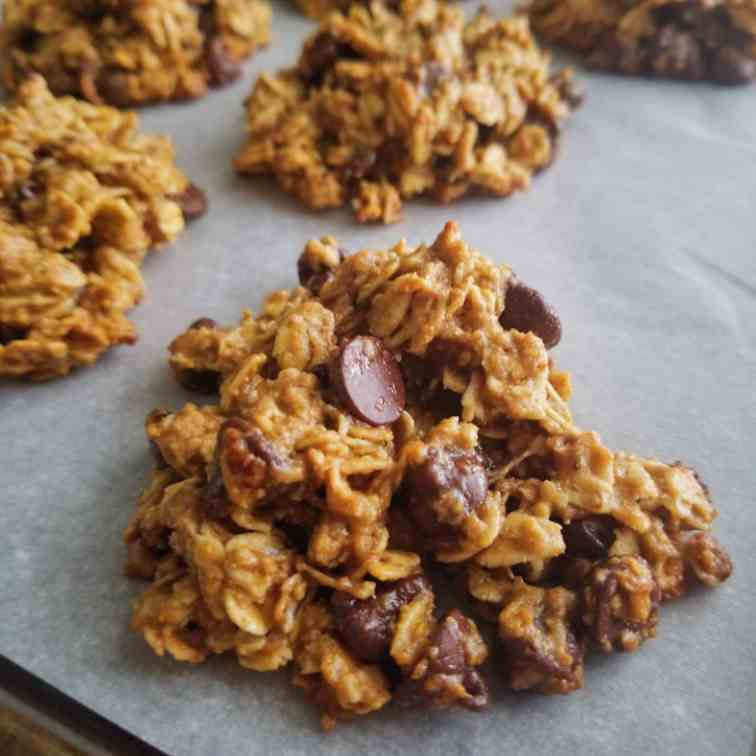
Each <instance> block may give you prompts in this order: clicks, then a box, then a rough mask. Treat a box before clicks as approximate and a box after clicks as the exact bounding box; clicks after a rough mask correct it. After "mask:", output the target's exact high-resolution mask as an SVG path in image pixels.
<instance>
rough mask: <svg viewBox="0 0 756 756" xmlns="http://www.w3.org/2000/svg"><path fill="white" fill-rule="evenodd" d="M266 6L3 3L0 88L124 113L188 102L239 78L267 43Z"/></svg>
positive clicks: (173, 1) (239, 2)
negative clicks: (29, 82)
mask: <svg viewBox="0 0 756 756" xmlns="http://www.w3.org/2000/svg"><path fill="white" fill-rule="evenodd" d="M270 15H271V13H270V6H269V5H268V3H267V1H266V0H138V2H122V0H6V2H5V3H4V7H3V26H2V34H1V36H0V44H1V45H2V55H3V82H4V84H5V86H6V88H8V89H9V90H11V91H14V90H15V89H16V88H17V87H18V86H19V85H20V83H21V82H22V81H23V80H24V78H25V77H26V76H28V75H29V73H31V72H37V73H40V74H42V75H43V76H44V77H45V79H46V80H47V83H48V86H49V87H50V89H51V90H52V91H53V92H54V93H55V94H58V95H67V94H70V95H74V96H75V97H82V98H84V99H87V100H89V101H90V102H93V103H95V104H100V103H102V102H108V103H110V104H111V105H117V106H119V107H123V106H127V105H143V104H145V103H150V102H157V101H165V100H182V99H187V98H193V97H199V96H200V95H203V94H204V93H205V92H206V91H207V88H208V85H210V86H220V85H222V84H226V83H228V82H230V81H233V80H234V79H236V78H237V77H238V75H239V73H240V64H241V61H242V60H243V59H244V58H246V57H248V56H249V55H251V54H252V53H253V52H254V51H255V50H256V49H257V48H258V47H259V46H260V45H264V44H266V43H267V42H268V38H269V33H270Z"/></svg>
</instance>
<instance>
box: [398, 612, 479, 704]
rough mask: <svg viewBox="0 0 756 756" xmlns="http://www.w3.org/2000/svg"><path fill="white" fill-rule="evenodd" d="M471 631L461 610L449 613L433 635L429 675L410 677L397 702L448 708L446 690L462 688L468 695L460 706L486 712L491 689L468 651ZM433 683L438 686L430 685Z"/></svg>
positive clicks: (400, 688) (404, 683)
mask: <svg viewBox="0 0 756 756" xmlns="http://www.w3.org/2000/svg"><path fill="white" fill-rule="evenodd" d="M471 631H472V628H471V625H470V622H469V620H468V619H467V618H466V617H465V616H464V615H463V614H462V613H461V612H460V611H459V610H458V609H453V610H452V611H450V612H449V613H448V614H446V615H445V616H444V617H443V618H442V619H441V621H440V622H439V623H438V625H437V627H436V629H435V630H434V632H433V635H432V636H431V648H432V649H433V651H432V653H431V654H429V656H428V664H427V671H426V673H425V674H424V675H423V676H422V677H420V678H415V677H410V678H406V679H405V680H404V681H403V682H402V683H401V685H400V686H399V688H398V689H397V691H396V700H397V701H398V702H399V703H400V704H401V705H403V706H423V707H426V708H435V707H439V706H445V705H448V703H449V702H448V700H447V699H446V697H445V696H444V695H443V691H444V689H445V688H447V687H457V686H459V685H461V686H462V687H463V688H464V690H465V692H466V693H467V696H466V697H464V698H459V699H458V701H459V703H460V705H462V706H464V707H465V708H468V709H472V710H474V711H480V710H481V709H484V708H485V707H486V706H487V704H488V688H487V687H486V684H485V682H484V680H483V678H482V677H481V676H480V673H479V672H478V671H477V670H476V669H475V668H474V667H473V666H472V665H471V664H470V662H469V660H468V658H467V653H466V650H465V636H466V635H468V634H469V633H470V632H471ZM429 680H433V681H435V684H431V685H428V681H429Z"/></svg>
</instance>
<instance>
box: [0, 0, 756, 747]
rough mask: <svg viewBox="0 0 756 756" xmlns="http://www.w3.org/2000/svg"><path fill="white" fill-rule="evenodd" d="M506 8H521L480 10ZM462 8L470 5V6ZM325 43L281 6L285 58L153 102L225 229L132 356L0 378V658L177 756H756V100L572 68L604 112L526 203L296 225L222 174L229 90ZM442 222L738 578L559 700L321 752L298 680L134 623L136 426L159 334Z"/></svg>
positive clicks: (150, 120)
mask: <svg viewBox="0 0 756 756" xmlns="http://www.w3.org/2000/svg"><path fill="white" fill-rule="evenodd" d="M490 5H491V7H492V8H493V9H494V10H496V11H503V10H505V9H506V8H507V7H508V3H500V2H493V3H491V4H490ZM470 10H471V11H472V8H470ZM310 28H311V24H310V22H308V21H307V20H306V19H304V18H302V17H300V16H299V15H298V14H297V13H295V12H294V11H293V10H292V9H291V8H290V7H289V6H288V4H286V3H278V4H276V6H275V19H274V41H273V44H272V46H271V47H270V48H269V49H268V50H266V51H264V52H263V53H262V54H260V55H258V56H257V57H255V58H254V59H253V61H252V62H250V63H249V64H248V65H247V67H246V69H245V76H244V79H243V80H242V81H240V82H238V83H237V84H236V85H234V86H232V87H231V88H228V89H225V90H222V91H220V92H216V93H214V94H212V95H210V96H209V97H207V98H206V99H205V100H203V101H201V102H198V103H195V104H191V105H188V106H176V107H172V106H171V107H160V108H154V109H149V110H146V111H143V122H144V126H145V127H146V128H148V129H150V130H158V131H164V132H167V133H169V134H171V135H172V136H173V137H174V139H175V141H176V145H177V148H178V155H179V160H180V163H181V165H182V166H183V167H184V168H185V169H186V171H187V173H188V174H189V175H190V176H191V177H192V178H193V179H194V180H195V181H196V182H197V183H199V184H200V185H201V186H203V187H204V188H205V189H206V190H207V191H208V193H209V196H210V200H211V212H210V213H209V215H208V216H207V217H206V218H204V219H203V220H201V221H199V222H198V223H197V224H195V225H194V226H192V227H191V229H190V230H189V231H188V232H187V233H186V234H185V236H184V237H182V238H181V239H180V240H179V241H178V242H177V243H176V244H175V245H174V246H173V248H169V249H165V250H164V251H162V252H161V253H160V254H159V255H155V256H153V257H152V258H151V259H150V261H149V262H148V263H147V265H146V266H145V275H146V278H147V283H148V295H147V298H146V300H145V302H144V303H143V304H142V305H141V306H140V307H139V308H138V309H137V310H136V311H135V312H134V314H133V317H134V320H135V321H136V323H137V325H138V327H139V331H140V334H141V339H140V342H139V344H138V345H137V346H136V347H134V348H121V349H119V350H116V351H113V352H111V354H109V355H108V356H107V357H106V358H105V359H103V360H102V361H101V362H100V363H99V364H98V365H97V366H96V367H95V368H94V369H88V370H82V371H80V372H78V373H77V374H75V375H73V376H72V377H70V378H68V379H64V380H61V381H58V382H54V383H48V384H45V385H38V386H26V385H19V384H3V385H0V428H1V429H2V438H3V447H2V448H3V451H2V464H0V490H2V491H3V495H2V507H0V574H2V576H3V579H2V583H1V585H0V653H2V654H4V655H5V656H7V657H8V658H10V659H11V660H13V661H14V662H16V663H18V664H20V665H21V666H23V667H25V668H26V669H28V670H30V671H31V672H33V673H34V674H36V675H38V676H40V677H41V678H43V679H44V680H45V681H47V682H49V683H50V684H52V685H55V686H57V687H59V688H61V689H62V690H64V691H65V692H66V693H68V694H69V695H71V696H73V697H75V698H76V699H77V700H79V701H81V702H82V703H84V704H85V705H87V706H89V707H91V708H92V709H94V710H95V711H97V712H98V713H100V714H102V715H103V716H105V717H108V718H110V719H111V720H113V721H114V722H116V723H117V724H119V725H120V726H122V727H124V728H126V729H127V730H130V731H132V732H133V733H135V734H136V735H137V736H139V737H141V738H143V739H144V740H146V741H148V742H150V743H152V744H154V745H155V746H157V747H159V748H161V749H164V750H165V751H167V752H169V753H172V754H180V756H193V755H200V754H201V755H203V756H204V755H206V754H211V753H217V754H228V753H244V754H262V753H266V754H270V753H286V754H300V753H301V754H305V753H306V754H308V756H316V754H321V753H323V754H324V753H329V754H336V756H338V755H339V754H344V755H346V754H352V753H358V752H359V753H369V752H377V751H379V750H380V751H381V752H383V753H386V754H394V753H396V754H404V753H413V754H426V753H442V752H443V753H449V754H456V753H459V754H462V753H472V752H474V753H475V754H477V755H478V756H486V755H488V754H499V753H523V754H530V755H532V756H539V755H541V754H551V753H554V752H564V753H580V754H581V756H599V755H601V756H604V755H605V754H616V755H617V756H620V755H623V756H624V755H627V756H630V754H640V753H643V754H669V755H671V756H677V755H678V754H679V755H680V756H683V754H685V756H691V755H695V756H721V755H722V754H727V755H728V756H748V754H749V753H750V751H751V748H752V743H753V738H754V725H755V723H756V644H754V643H753V628H754V626H756V604H755V603H754V589H753V586H754V583H756V549H755V548H754V544H755V543H756V539H755V538H754V534H753V531H754V524H753V521H752V512H753V507H754V496H755V492H756V466H755V465H754V442H755V441H756V434H755V433H754V428H755V427H756V398H755V397H754V378H755V377H756V336H755V335H754V333H755V331H754V324H755V323H756V262H755V261H756V249H755V247H756V227H755V226H754V201H755V198H756V170H754V165H755V164H756V141H755V140H754V138H753V136H754V124H755V123H756V89H755V88H753V87H751V88H745V89H736V90H727V89H719V88H715V87H710V86H707V85H686V84H677V83H668V82H667V83H663V82H656V83H654V82H648V81H641V80H632V79H622V78H615V77H605V76H599V75H589V74H584V75H583V79H584V80H585V81H586V83H587V85H588V91H589V98H588V100H587V102H586V104H585V106H584V108H583V109H582V110H581V111H580V112H579V113H578V114H576V116H575V117H574V119H573V120H572V122H571V124H570V125H569V126H568V128H567V133H566V135H565V139H564V142H563V149H562V153H561V156H560V159H559V160H558V161H557V163H556V164H555V166H554V167H553V168H552V170H551V171H550V172H548V173H547V174H545V175H544V176H542V177H540V178H538V179H537V180H536V181H535V182H534V184H533V187H532V190H531V191H530V192H529V193H528V194H525V195H522V196H519V197H516V198H514V199H511V200H505V201H499V200H495V199H476V200H470V201H464V202H462V203H459V204H456V205H452V206H449V207H440V206H436V205H433V204H432V203H430V202H422V201H421V202H410V203H407V205H406V207H405V220H404V222H403V223H401V224H399V225H395V226H390V227H360V226H357V225H356V224H355V223H353V222H352V220H351V217H350V214H349V213H348V212H347V211H346V210H344V211H333V212H325V213H307V212H303V211H302V209H301V208H300V207H299V206H297V205H296V204H295V203H294V202H293V201H292V200H291V199H289V198H288V197H286V196H285V195H283V194H282V193H280V192H279V191H278V190H277V189H276V188H275V186H274V185H273V184H272V183H270V182H268V181H266V180H241V179H238V178H237V177H235V176H234V174H233V172H232V170H231V168H230V159H231V156H232V154H233V153H234V151H235V150H236V148H237V147H238V146H239V144H240V142H241V138H242V137H241V134H242V127H243V117H242V109H241V100H242V98H243V97H244V96H245V95H246V94H247V93H248V92H249V91H250V89H251V86H252V83H253V81H254V78H255V76H256V75H257V74H258V73H259V72H261V71H263V70H266V69H274V68H277V67H280V66H282V65H285V64H288V63H289V62H290V61H292V60H293V59H294V56H295V51H296V50H297V48H298V46H299V44H300V43H301V40H302V39H303V37H304V35H305V34H306V33H307V31H308V30H309V29H310ZM449 218H453V219H456V220H458V221H459V222H460V224H461V228H462V232H463V234H464V235H465V237H466V239H467V240H468V241H470V242H471V243H473V244H475V245H477V246H478V247H479V248H480V249H482V250H484V251H485V252H486V253H487V254H489V255H490V256H491V257H493V258H494V259H495V260H498V261H507V262H509V263H510V264H511V265H512V266H513V268H514V269H515V271H517V273H518V274H519V275H520V276H521V277H522V278H523V279H524V280H526V281H528V282H530V283H531V285H533V286H536V287H537V288H539V289H541V290H542V291H543V292H544V293H545V294H546V295H547V296H548V298H549V299H550V300H551V301H552V302H553V303H554V304H555V306H556V307H557V309H558V310H559V312H560V313H561V316H562V319H563V321H564V325H565V336H564V340H563V342H562V344H561V345H560V346H559V347H558V348H557V349H556V350H555V353H554V354H555V357H556V359H557V361H558V363H559V364H560V366H562V367H564V368H567V369H569V370H571V371H572V374H573V378H574V384H575V396H574V400H573V402H572V405H573V408H574V412H575V415H576V418H577V421H578V422H579V423H580V424H581V425H583V426H584V427H592V428H596V429H598V430H599V431H600V432H601V433H602V436H603V438H604V439H605V441H606V442H607V443H608V444H610V445H611V446H612V447H614V448H617V449H625V450H628V451H635V452H638V453H642V454H647V455H655V456H658V457H660V458H662V459H665V460H670V461H671V460H676V459H683V460H685V461H687V462H688V463H689V464H691V465H693V466H695V467H697V468H698V469H699V471H700V472H701V474H702V476H703V477H704V479H705V480H706V481H707V482H708V483H709V485H710V487H711V488H712V490H713V492H714V496H715V500H716V502H717V504H718V506H719V508H720V510H721V512H722V516H721V518H720V520H719V522H718V523H717V533H718V534H719V536H720V537H721V539H722V540H723V541H724V542H725V543H726V544H727V546H728V547H729V548H730V549H731V551H732V554H733V557H734V560H735V565H736V572H735V574H734V576H733V578H732V580H731V581H730V582H729V583H728V584H726V585H725V586H724V587H723V588H721V589H719V590H716V591H708V592H699V593H695V594H693V595H691V596H690V597H688V598H685V599H684V600H682V601H679V602H677V603H675V604H671V605H667V606H665V607H664V609H663V612H662V620H661V627H660V637H659V638H658V639H657V640H656V641H653V642H651V643H649V644H648V645H647V646H645V647H644V648H643V649H642V650H641V652H639V653H637V654H633V655H626V656H620V655H617V656H615V657H613V658H607V659H599V658H591V660H590V661H589V663H588V665H587V675H586V687H585V689H584V690H583V691H581V692H579V693H577V694H575V695H572V696H568V697H555V698H541V697H531V696H527V695H521V696H514V695H511V694H508V693H506V692H505V691H503V690H502V688H501V686H500V685H499V686H497V685H494V693H495V698H494V702H493V704H492V706H491V709H490V711H489V712H488V713H484V714H481V715H473V714H467V713H442V714H427V713H418V714H412V713H408V712H403V711H401V710H398V709H395V708H393V707H389V708H387V709H385V710H384V711H383V712H380V713H379V714H378V715H375V716H371V717H368V718H362V719H360V720H359V721H356V722H354V723H351V724H343V725H341V726H339V727H338V728H337V729H336V731H335V732H334V733H332V734H330V735H328V736H324V735H322V734H321V733H320V731H319V729H318V722H317V716H316V714H315V712H314V710H313V709H311V708H310V707H309V706H308V705H307V704H305V703H304V701H303V700H302V697H301V695H300V692H299V691H298V690H296V689H293V688H291V687H290V685H289V683H288V672H284V673H278V674H257V673H251V672H247V671H244V670H242V669H241V668H240V667H238V666H237V665H236V664H235V662H233V660H231V659H215V660H212V661H210V662H208V663H205V664H204V665H201V666H199V667H192V666H189V665H182V664H178V663H176V662H173V661H170V660H168V659H158V658H157V657H155V656H154V655H153V654H152V653H151V652H150V651H149V649H148V648H147V646H146V644H145V643H144V642H143V641H142V640H141V639H140V638H138V637H136V636H135V635H132V634H131V633H130V632H129V630H128V627H127V626H128V619H129V602H130V600H131V598H132V597H133V596H134V595H136V593H137V591H139V590H140V589H141V585H140V584H139V583H138V582H132V581H129V580H127V579H126V578H124V577H123V576H122V574H121V569H122V563H123V558H124V549H123V547H122V543H121V533H122V530H123V528H124V526H125V525H126V523H127V521H128V519H129V517H130V515H131V513H132V511H133V509H134V502H135V499H136V497H137V495H138V493H139V491H140V489H141V488H142V487H143V485H144V483H145V482H146V481H147V478H148V475H149V469H150V464H151V463H150V459H149V454H148V450H147V446H146V444H145V441H144V438H143V432H142V420H143V418H144V416H145V414H146V413H147V412H148V411H149V410H150V409H152V408H153V407H156V406H163V407H170V408H178V407H179V406H181V405H182V404H183V403H184V402H186V401H187V400H189V399H190V396H189V395H187V394H186V393H184V392H183V391H182V390H181V389H179V388H178V387H177V386H176V385H175V384H174V383H173V382H172V380H171V378H170V375H169V371H168V368H167V365H166V360H165V356H166V353H165V347H166V345H167V343H168V342H169V341H170V339H171V338H172V337H173V336H174V335H175V334H176V333H177V332H178V331H179V330H181V329H183V328H184V327H185V326H186V325H187V324H188V323H189V322H191V321H192V320H194V319H196V318H197V317H200V316H209V317H213V318H215V319H216V320H219V321H222V322H224V321H225V322H232V321H235V320H236V319H237V318H238V315H239V313H240V310H241V309H242V308H244V307H256V306H257V305H258V304H259V303H260V300H261V298H262V296H263V295H264V294H265V293H266V292H267V291H269V290H271V289H275V288H279V287H283V286H288V285H291V284H292V283H293V282H294V280H295V262H296V259H297V256H298V254H299V252H300V250H301V248H302V246H303V244H304V242H305V241H306V240H307V239H308V238H311V237H314V236H321V235H323V234H325V233H331V234H334V235H336V236H337V237H339V239H340V240H341V241H342V243H343V245H344V246H346V247H347V248H348V249H351V250H356V249H358V248H360V247H363V246H373V247H375V248H381V247H384V246H386V245H388V244H391V243H393V242H394V241H396V240H397V239H398V238H400V237H401V236H406V237H407V238H408V239H410V240H411V241H412V242H419V241H422V240H426V241H431V240H432V239H433V238H434V236H435V235H436V233H437V232H438V231H439V230H440V229H441V227H442V225H443V223H444V221H446V220H447V219H449Z"/></svg>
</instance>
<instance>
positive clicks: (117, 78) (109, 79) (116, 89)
mask: <svg viewBox="0 0 756 756" xmlns="http://www.w3.org/2000/svg"><path fill="white" fill-rule="evenodd" d="M94 90H95V91H96V92H97V93H98V96H99V97H102V99H103V100H104V101H105V102H108V103H110V104H111V105H116V106H120V107H123V106H126V105H129V104H130V103H131V102H132V99H133V98H132V97H131V87H130V79H129V75H128V73H126V72H125V71H122V70H121V69H118V68H107V69H103V70H101V71H100V72H99V74H98V76H97V83H96V86H95V87H94Z"/></svg>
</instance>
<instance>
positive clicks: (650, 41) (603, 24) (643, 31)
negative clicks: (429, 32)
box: [528, 0, 756, 85]
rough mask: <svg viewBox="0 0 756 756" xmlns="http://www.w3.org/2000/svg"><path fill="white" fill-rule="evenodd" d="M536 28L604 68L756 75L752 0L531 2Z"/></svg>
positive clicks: (686, 75)
mask: <svg viewBox="0 0 756 756" xmlns="http://www.w3.org/2000/svg"><path fill="white" fill-rule="evenodd" d="M528 11H529V14H530V18H531V20H532V22H533V27H534V28H535V29H536V31H538V32H539V33H540V34H542V35H543V36H544V37H545V38H546V39H547V40H549V41H550V42H553V43H557V44H564V45H566V46H568V47H571V48H573V49H575V50H578V51H580V52H581V53H582V54H583V55H585V57H586V59H587V61H588V63H589V64H590V65H591V66H593V67H595V68H598V69H600V70H606V71H616V72H619V73H624V74H634V75H644V76H666V77H672V78H676V79H690V80H694V81H699V80H707V81H714V82H718V83H720V84H729V85H734V84H745V83H747V82H750V81H752V80H753V79H754V78H756V3H754V1H753V0H629V2H628V0H587V1H586V0H532V2H531V3H530V5H529V6H528Z"/></svg>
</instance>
